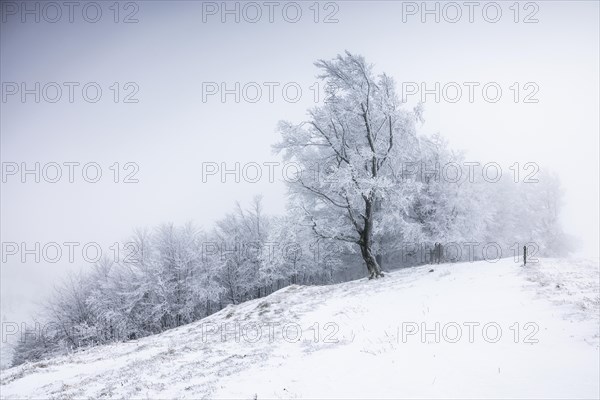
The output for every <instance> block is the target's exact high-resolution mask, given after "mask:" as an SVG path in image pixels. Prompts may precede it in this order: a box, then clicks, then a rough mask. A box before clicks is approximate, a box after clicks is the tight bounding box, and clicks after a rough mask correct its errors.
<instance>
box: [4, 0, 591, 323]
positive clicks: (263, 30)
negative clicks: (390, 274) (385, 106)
mask: <svg viewBox="0 0 600 400" xmlns="http://www.w3.org/2000/svg"><path fill="white" fill-rule="evenodd" d="M61 3H62V2H61ZM11 4H13V3H11ZM35 4H36V2H30V3H29V4H28V5H23V4H22V3H16V9H15V8H14V7H15V6H14V4H13V6H9V7H8V8H7V7H6V5H3V7H4V8H3V10H2V18H3V20H2V25H1V39H0V44H1V61H0V66H1V80H2V83H3V88H2V95H3V98H2V103H1V125H0V127H1V159H2V162H3V163H4V164H3V165H4V167H3V168H4V169H6V168H10V167H8V164H6V163H17V164H18V165H19V168H20V167H21V163H22V162H24V163H26V165H27V166H28V167H30V168H33V167H34V163H35V162H39V163H41V164H40V165H41V166H44V165H49V164H48V163H53V162H55V163H58V164H60V165H61V166H62V173H63V176H62V179H61V180H60V181H59V182H58V183H48V182H45V181H44V178H43V177H42V179H41V182H40V183H35V182H34V177H33V175H27V176H26V178H27V179H26V182H25V183H23V182H21V175H20V173H17V174H16V175H9V176H6V177H5V178H6V179H5V181H6V182H3V183H2V193H1V220H2V227H1V234H2V242H17V243H21V242H26V243H28V244H29V245H30V246H33V244H34V243H35V242H40V243H41V244H42V245H44V244H45V243H48V242H57V243H63V242H79V243H81V244H82V245H83V244H84V243H88V242H97V243H100V244H101V245H102V247H103V250H104V251H107V252H108V251H110V250H109V246H110V245H111V243H113V242H115V241H123V240H126V239H127V237H128V235H129V234H130V233H131V232H132V229H133V228H135V227H145V226H147V227H152V226H155V225H157V224H159V223H162V222H168V221H172V222H175V223H183V222H185V221H188V220H192V221H195V222H197V223H198V224H199V225H200V226H204V227H206V228H210V227H211V224H212V223H213V222H214V221H215V220H216V219H218V218H220V217H221V216H223V215H224V214H225V213H226V212H228V211H230V210H231V209H232V207H233V206H234V202H235V201H236V200H239V201H240V202H242V203H244V202H247V201H249V200H250V199H251V198H252V197H253V196H254V195H255V194H259V193H261V194H263V195H264V201H265V204H266V210H267V211H268V212H270V213H280V212H282V211H283V210H284V204H285V196H284V194H285V188H284V184H283V183H282V181H281V174H282V169H281V168H278V167H275V169H274V171H275V178H276V181H275V182H273V183H271V182H269V180H268V177H267V176H266V174H267V172H268V169H267V168H266V167H264V169H263V174H264V175H263V178H262V179H261V180H260V181H259V182H257V183H248V182H240V183H235V182H233V178H232V177H231V176H228V182H227V183H222V182H221V179H219V176H218V175H217V176H211V177H208V179H207V182H203V179H202V163H207V162H215V163H217V164H219V165H220V164H221V163H222V162H225V163H227V165H229V166H231V167H233V165H234V163H235V162H240V163H241V164H242V165H244V163H247V162H257V163H259V164H262V163H265V162H274V161H281V160H280V159H279V158H278V157H277V156H276V155H273V154H272V152H271V145H272V144H273V143H275V142H276V141H277V140H278V136H277V133H276V131H275V129H276V124H277V122H278V121H279V120H280V119H289V120H292V121H301V120H302V119H303V118H304V116H305V112H306V109H307V108H308V107H311V106H313V105H314V104H315V99H314V94H315V90H316V86H313V85H314V83H315V82H316V78H315V74H316V73H317V71H316V69H315V67H314V66H313V62H314V61H315V60H317V59H319V58H326V59H328V58H333V57H334V56H335V55H336V54H338V53H340V52H343V51H344V50H349V51H351V52H355V53H359V54H362V55H364V56H365V57H366V58H367V60H368V61H370V62H372V63H374V64H375V65H376V70H377V71H380V72H383V71H385V72H387V73H388V74H389V75H391V76H392V77H394V78H395V79H396V81H397V82H398V85H399V88H401V87H402V83H403V82H404V83H405V85H404V87H409V86H410V83H411V82H415V83H417V84H420V83H421V82H424V83H426V85H427V87H428V88H430V89H433V88H434V87H435V83H436V82H440V87H443V86H444V85H445V84H447V83H449V82H458V83H461V84H462V83H463V82H476V83H478V84H479V86H477V87H475V89H474V101H473V102H469V99H468V97H469V96H468V88H467V87H466V86H463V93H462V97H461V98H460V100H459V101H457V102H456V103H451V102H450V101H447V100H448V98H449V97H452V98H453V97H454V92H451V91H449V92H447V93H446V94H447V96H446V98H442V99H441V100H440V102H439V103H436V102H435V100H434V96H433V95H430V96H428V97H427V98H425V104H424V107H425V120H426V121H425V124H424V125H422V126H421V127H420V130H421V132H422V133H435V132H440V133H441V134H442V135H443V136H445V137H446V138H447V139H448V140H449V142H450V144H451V146H452V147H453V148H456V149H464V150H466V151H467V159H468V160H469V161H483V162H491V161H494V162H498V163H499V164H500V165H501V166H502V168H503V171H504V173H510V171H509V170H508V167H510V166H511V165H513V164H514V163H515V162H519V163H520V164H521V166H522V165H523V164H525V163H526V162H535V163H537V164H538V165H539V166H540V168H541V169H547V168H549V169H553V170H555V171H556V172H558V174H559V175H560V177H561V180H562V183H563V186H564V189H565V208H564V210H563V216H562V218H563V222H564V225H565V229H566V231H567V232H569V233H571V234H574V235H577V236H578V237H579V241H580V244H581V249H582V252H583V253H585V254H586V255H590V256H595V257H597V256H598V241H599V237H598V229H599V227H598V218H599V214H598V182H599V176H598V175H599V173H598V160H599V156H598V151H599V150H598V148H599V142H598V137H599V135H598V133H599V126H598V122H599V121H598V109H599V104H598V103H599V101H598V100H599V94H598V87H599V82H598V79H599V78H598V77H599V54H598V51H599V50H598V49H599V27H598V14H599V9H598V4H599V3H598V2H597V1H569V2H560V1H546V2H544V1H542V2H535V3H530V5H529V6H527V7H525V3H521V4H520V6H519V7H518V8H519V13H518V15H516V14H515V9H514V8H513V9H511V8H510V7H511V5H512V4H513V2H512V1H510V2H499V3H498V4H500V9H501V12H502V14H501V16H499V17H498V18H497V17H496V14H495V12H496V9H495V8H494V7H492V6H486V7H487V8H485V9H486V13H485V14H484V12H483V9H484V6H485V5H486V3H485V2H482V3H480V5H479V6H478V7H476V8H475V9H474V10H473V14H472V18H473V22H469V9H468V8H466V7H464V6H463V7H462V9H461V12H462V15H461V18H460V19H459V20H458V22H456V23H452V22H450V21H449V20H452V19H455V18H457V17H456V9H450V8H443V7H442V6H440V5H438V7H440V13H441V15H440V21H439V23H436V22H435V15H429V14H428V15H425V17H426V21H425V22H422V15H421V13H420V11H421V10H416V9H415V8H414V7H413V6H415V5H416V7H420V5H421V2H417V3H412V4H408V3H406V2H405V3H402V2H392V1H390V2H373V1H369V2H368V3H367V2H361V1H351V2H350V1H342V2H330V3H325V2H324V3H320V4H318V7H315V6H314V3H313V2H302V3H301V4H300V6H299V8H300V9H301V10H302V15H301V16H299V20H298V21H297V22H295V23H293V22H292V21H293V20H294V19H296V11H297V7H296V6H295V5H293V4H292V5H290V4H289V3H286V2H280V3H278V4H277V5H276V6H274V8H273V9H272V10H273V14H272V18H273V20H274V22H269V8H268V7H267V6H264V5H263V3H262V2H259V3H258V4H259V5H260V6H261V7H260V8H261V12H262V16H261V17H260V18H258V17H257V15H256V8H252V7H248V6H247V7H246V8H244V4H243V3H240V4H239V5H238V7H239V14H238V17H239V20H240V21H239V23H236V21H235V17H236V15H235V13H234V14H225V15H224V17H225V18H226V20H225V22H222V17H223V16H222V15H221V13H220V11H221V10H220V8H221V7H222V4H221V2H217V3H211V4H205V5H203V4H202V3H201V2H195V1H181V2H166V1H165V2H163V1H142V2H137V3H131V4H125V3H122V4H121V7H120V9H119V13H118V15H115V9H114V8H112V9H111V8H110V6H111V4H112V2H108V3H101V4H100V8H101V10H102V15H101V16H100V17H99V18H98V19H99V21H98V22H96V23H91V22H88V21H86V19H88V20H90V21H91V20H94V19H95V18H96V14H95V12H96V9H95V8H94V7H90V6H87V7H84V6H85V3H77V4H78V6H77V7H75V8H74V10H72V11H73V14H72V18H73V22H70V21H69V10H68V9H67V8H66V7H62V10H61V12H62V15H61V16H58V15H57V14H56V11H57V10H56V9H52V8H51V7H47V8H44V7H43V4H42V5H40V4H39V3H38V7H40V21H39V22H35V17H36V16H35V15H34V14H27V13H26V14H24V15H22V11H23V7H29V8H28V9H35V7H36V6H35ZM459 4H462V2H459ZM531 4H533V5H531ZM228 7H230V8H231V9H234V7H235V3H233V2H231V3H229V6H228ZM429 7H431V9H433V8H434V7H435V4H434V3H429ZM84 8H85V10H86V11H85V13H84V12H83V9H84ZM284 9H285V11H284ZM317 9H318V11H319V12H318V15H316V10H317ZM203 11H204V12H203ZM403 11H404V13H403ZM444 12H445V13H444ZM84 17H85V18H84ZM22 18H25V22H22ZM115 18H117V20H118V21H119V22H117V23H115V22H114V19H115ZM315 18H316V19H317V20H318V22H315ZM515 18H517V20H518V22H515V21H514V19H515ZM53 19H57V22H55V23H52V22H49V21H46V20H53ZM125 19H127V20H135V19H137V20H138V22H134V23H124V20H125ZM252 19H258V20H257V22H254V23H252V22H251V20H252ZM494 19H499V20H498V21H497V22H495V23H492V22H491V21H492V20H494ZM526 19H527V20H529V21H530V22H532V21H534V20H535V19H537V20H538V22H537V23H525V22H524V20H526ZM325 20H327V21H329V23H325V22H324V21H325ZM336 20H337V22H335V21H336ZM13 82H14V83H17V86H16V88H17V89H16V90H18V91H17V92H16V93H15V94H12V93H13V92H14V91H15V86H14V85H13V84H12V83H13ZM23 82H25V83H26V85H27V88H29V89H34V88H35V82H40V88H41V89H40V91H39V94H40V97H41V98H40V102H39V103H36V102H35V94H31V93H30V94H27V95H26V96H25V102H24V103H23V102H22V101H21V90H22V87H20V85H21V83H23ZM49 82H56V83H57V84H58V86H60V87H62V97H61V98H60V99H58V101H57V102H55V103H51V102H49V101H48V100H52V99H54V98H55V97H56V90H55V89H56V87H55V85H49V86H48V85H46V84H48V83H49ZM65 82H76V83H78V86H74V85H73V86H72V87H73V88H74V89H73V102H72V103H71V102H70V101H69V90H68V86H67V85H66V84H65ZM90 82H95V83H96V84H97V85H98V86H99V87H100V88H101V89H102V96H101V97H100V99H99V100H98V101H97V102H95V103H92V102H91V100H92V98H93V97H94V96H95V89H94V85H88V86H91V88H90V87H88V89H89V90H88V92H86V93H87V95H88V100H86V99H85V98H84V97H83V94H82V88H83V86H84V85H86V84H87V83H90ZM115 82H116V83H117V85H116V86H114V83H115ZM210 82H215V83H216V84H217V86H218V85H220V84H221V82H225V83H226V85H227V87H228V88H230V89H232V88H235V83H236V82H239V83H240V88H243V87H244V85H246V84H247V83H249V82H256V83H258V84H259V86H261V88H262V97H261V98H260V99H259V100H258V101H256V102H255V103H251V102H250V101H248V100H252V99H253V98H254V97H255V92H254V91H253V90H254V88H253V86H252V85H250V86H246V87H247V89H248V90H247V91H246V93H245V94H246V96H245V98H244V96H243V95H244V93H240V94H241V95H242V98H241V99H240V102H239V103H236V102H235V101H234V97H235V94H230V95H227V96H226V98H225V102H222V99H221V96H220V93H217V94H215V95H207V93H204V95H207V96H206V99H203V87H204V88H205V89H206V88H207V87H210V88H213V86H211V84H210ZM264 82H273V84H271V85H272V87H273V88H274V91H273V101H272V102H271V101H270V99H269V88H268V86H265V85H264ZM515 82H516V83H517V86H513V85H514V83H515ZM127 83H130V84H129V85H126V84H127ZM207 83H208V86H207ZM275 83H277V84H278V86H277V85H275ZM487 83H494V85H492V86H493V87H500V88H501V90H502V97H501V98H500V100H499V101H498V102H495V103H492V102H491V101H488V100H486V99H485V98H484V97H483V94H482V86H484V85H485V84H487ZM528 83H529V85H528V86H526V84H528ZM286 84H288V85H287V86H286V87H287V89H288V91H287V93H282V88H283V86H284V85H286ZM406 84H408V86H406ZM44 85H46V89H45V91H44V90H43V89H42V88H43V87H44ZM117 87H118V88H119V90H118V99H117V100H118V102H117V103H115V101H114V96H115V95H116V88H117ZM297 87H300V88H301V90H302V94H301V95H300V96H296V94H295V89H296V88H297ZM511 87H512V89H511ZM516 87H518V88H519V101H518V102H515V101H514V95H515V91H516ZM111 88H112V89H111ZM492 89H493V88H492ZM219 90H220V88H219ZM34 91H35V90H34ZM134 92H135V94H134ZM128 95H129V96H130V97H127V99H128V100H138V102H137V103H125V102H124V100H125V99H126V96H128ZM286 95H287V96H288V98H287V100H286V98H285V96H286ZM488 95H490V96H491V97H493V96H494V94H493V90H492V91H490V92H488ZM528 95H529V97H527V96H528ZM296 97H298V98H296ZM525 98H527V99H528V100H537V103H526V102H525V101H524V100H525ZM418 99H419V95H411V96H410V97H407V101H408V103H409V104H410V105H412V104H414V103H415V102H416V101H417V100H418ZM203 100H205V101H203ZM292 100H294V101H295V100H297V101H295V102H294V101H292ZM65 162H67V163H68V162H79V163H80V164H81V165H79V166H75V167H74V171H75V175H74V180H75V182H74V183H69V181H68V176H67V174H68V168H67V166H65V165H64V163H65ZM91 162H93V163H98V165H99V166H100V168H101V171H102V178H101V179H100V181H99V182H97V183H88V182H86V181H85V180H84V179H83V178H82V174H81V171H82V170H81V166H82V165H83V164H86V163H91ZM115 162H118V163H119V168H118V169H119V170H120V174H119V176H118V180H119V183H114V182H113V179H114V178H115V176H114V170H115V166H114V163H115ZM128 162H130V163H134V164H128V166H127V168H125V164H126V163H128ZM11 165H13V164H11ZM111 166H113V168H112V169H111V168H110V167H111ZM138 167H139V170H137V168H138ZM53 171H54V170H52V169H51V168H50V167H48V169H47V170H46V172H48V174H50V175H51V177H53V176H54V172H53ZM5 172H6V171H5ZM88 173H89V175H88V178H89V177H90V176H91V177H92V178H93V175H94V173H93V170H88ZM129 173H132V174H133V175H132V176H129V178H130V179H137V180H139V182H138V183H124V182H123V180H125V178H126V177H127V175H128V174H129ZM524 206H526V204H524ZM75 252H76V254H75V255H76V258H78V261H82V260H81V256H80V255H81V246H80V247H78V249H76V250H75ZM29 259H31V257H30V258H29ZM81 265H82V263H81V262H74V263H70V262H68V260H67V257H66V255H63V257H62V259H61V260H60V261H59V262H57V263H55V264H50V263H47V262H43V260H42V262H40V263H39V264H36V263H34V262H26V263H22V262H20V260H19V258H18V256H11V257H8V258H7V261H6V262H4V260H3V263H2V269H1V277H2V284H1V288H2V302H3V304H2V308H3V313H7V312H10V310H21V309H31V305H32V304H34V303H35V301H36V300H37V299H38V297H36V296H41V295H42V294H44V293H46V292H47V290H48V288H49V287H51V285H52V283H54V282H55V281H56V280H57V279H58V278H59V277H60V276H63V272H64V271H66V270H68V269H73V268H76V267H79V266H81ZM83 265H85V264H83ZM7 310H9V311H7Z"/></svg>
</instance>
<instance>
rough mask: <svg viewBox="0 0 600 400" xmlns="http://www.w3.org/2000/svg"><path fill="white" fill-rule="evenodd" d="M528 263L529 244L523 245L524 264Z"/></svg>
mask: <svg viewBox="0 0 600 400" xmlns="http://www.w3.org/2000/svg"><path fill="white" fill-rule="evenodd" d="M525 265H527V246H523V266H525Z"/></svg>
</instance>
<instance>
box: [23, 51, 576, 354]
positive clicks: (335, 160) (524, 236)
mask: <svg viewBox="0 0 600 400" xmlns="http://www.w3.org/2000/svg"><path fill="white" fill-rule="evenodd" d="M315 65H316V66H317V67H318V68H319V70H320V74H319V75H318V77H319V78H320V79H322V80H323V83H324V87H326V88H328V89H327V90H328V91H329V93H328V96H327V101H326V102H325V103H324V104H321V105H319V106H317V107H315V108H313V109H311V110H309V111H308V113H307V120H306V121H302V122H299V123H291V122H285V121H282V122H280V123H279V131H280V133H281V141H280V142H279V143H277V144H276V145H275V146H274V149H275V151H276V152H278V153H279V154H281V155H282V156H283V157H284V159H285V160H287V161H290V162H294V163H296V165H299V166H301V169H300V171H299V172H298V174H297V176H296V177H294V178H295V179H288V182H287V184H288V186H289V187H288V189H289V201H288V212H287V213H286V215H282V216H273V215H267V214H265V212H264V210H263V208H262V204H261V199H260V197H257V198H256V199H255V200H254V201H253V203H252V204H251V205H249V206H248V207H242V206H240V205H238V206H237V207H236V209H235V210H234V211H233V212H232V213H230V214H228V215H226V216H225V217H224V218H222V219H221V220H220V221H219V222H217V223H216V224H215V226H214V227H213V228H212V229H210V230H208V231H205V230H201V229H198V228H196V227H195V226H194V225H193V224H187V225H185V226H181V227H178V226H173V225H162V226H160V227H158V228H155V229H149V230H140V231H136V232H135V234H134V235H133V238H132V239H131V242H132V243H133V244H134V246H133V248H134V250H135V251H134V254H133V255H132V256H130V257H127V259H126V260H120V261H119V262H113V261H109V260H103V261H102V262H100V263H98V264H96V265H94V267H93V268H92V269H91V271H89V270H88V271H83V272H81V273H79V274H75V275H72V276H70V277H69V278H68V279H67V280H66V281H65V282H64V283H63V285H62V286H60V287H58V288H57V290H56V293H55V295H54V296H53V297H52V298H51V299H49V301H48V302H47V307H46V310H45V312H44V313H43V315H44V317H43V318H41V319H40V320H39V321H38V322H39V324H40V325H39V326H38V327H37V329H36V328H34V329H32V330H31V331H30V332H27V333H25V334H24V335H22V340H21V341H20V342H19V343H18V345H17V347H16V352H15V358H14V362H13V364H19V363H22V362H24V361H27V360H36V359H40V358H43V357H46V356H48V355H50V354H56V353H60V352H64V351H68V350H71V349H76V348H80V347H85V346H92V345H97V344H102V343H107V342H112V341H120V340H130V339H135V338H139V337H143V336H147V335H151V334H155V333H159V332H162V331H164V330H166V329H170V328H174V327H178V326H181V325H184V324H188V323H190V322H193V321H197V320H199V319H201V318H203V317H205V316H207V315H210V314H212V313H214V312H217V311H219V310H221V309H223V308H224V307H226V306H227V305H229V304H237V303H240V302H243V301H247V300H251V299H255V298H259V297H263V296H266V295H269V294H270V293H272V292H273V291H276V290H278V289H280V288H282V287H284V286H286V285H290V284H329V283H332V282H339V281H343V280H347V279H351V278H355V277H356V274H355V273H354V272H355V271H356V268H357V267H358V266H359V265H360V264H362V267H361V268H363V270H364V269H365V267H366V273H367V276H368V277H369V278H378V277H382V276H384V266H385V269H387V270H390V269H394V268H399V267H403V266H407V265H414V264H419V263H423V262H427V259H426V257H422V258H414V257H413V258H412V259H411V260H413V261H411V262H405V257H404V256H406V254H405V253H406V252H408V251H411V252H415V251H419V250H418V249H420V251H423V252H425V254H427V253H428V252H429V250H428V249H431V248H433V246H434V243H442V247H443V246H444V244H446V243H450V242H452V243H479V244H485V243H489V242H493V243H496V244H498V245H499V246H500V247H501V248H502V249H504V251H505V253H503V256H511V255H512V252H511V249H512V248H520V247H521V246H522V245H523V244H527V243H529V244H530V245H533V246H535V250H536V252H537V253H538V255H560V254H563V253H564V252H566V251H567V250H568V248H569V241H568V240H567V238H566V237H565V235H564V234H563V232H562V230H561V228H560V223H559V210H560V202H561V190H560V186H559V183H558V179H557V178H556V176H554V175H552V174H549V173H546V172H544V171H537V170H535V168H534V171H533V174H532V175H533V176H528V179H523V178H521V177H520V178H519V179H515V174H514V173H512V171H511V173H507V172H508V171H507V170H504V171H503V172H504V175H502V176H499V177H496V176H494V174H492V177H490V176H485V175H484V174H482V173H481V170H480V169H473V170H469V169H468V168H470V167H469V164H468V163H466V160H465V159H464V156H463V155H462V154H461V153H460V152H456V151H453V150H452V149H450V148H449V146H448V144H447V143H446V142H445V141H444V140H443V138H442V137H441V136H439V135H432V136H427V135H421V134H419V133H418V132H417V128H418V126H419V125H420V124H421V123H422V122H423V118H422V107H421V106H417V107H416V108H414V109H412V110H407V109H406V106H405V105H404V104H403V103H402V102H401V101H400V99H399V98H398V96H397V94H396V85H395V83H394V81H393V79H392V78H391V77H390V76H388V75H386V74H380V75H376V74H375V73H374V72H373V66H372V65H370V64H368V63H366V61H365V60H364V58H362V57H361V56H356V55H353V54H350V53H345V54H343V55H339V56H338V57H336V58H335V59H333V60H329V61H325V60H320V61H318V62H317V63H316V64H315ZM533 167H535V166H533ZM469 171H470V172H473V171H475V172H476V173H467V172H469ZM530 175H531V174H530ZM515 181H516V182H515ZM407 244H410V245H407ZM515 244H517V245H518V246H517V247H514V246H515ZM415 245H416V246H415ZM408 249H411V250H408ZM466 257H470V259H480V258H481V254H478V253H476V254H474V255H473V254H469V253H467V252H465V253H464V254H463V255H461V257H460V259H465V258H466ZM414 260H416V261H414ZM454 261H456V260H454ZM365 290H367V289H365ZM40 326H41V327H42V328H41V329H40ZM40 332H41V334H40Z"/></svg>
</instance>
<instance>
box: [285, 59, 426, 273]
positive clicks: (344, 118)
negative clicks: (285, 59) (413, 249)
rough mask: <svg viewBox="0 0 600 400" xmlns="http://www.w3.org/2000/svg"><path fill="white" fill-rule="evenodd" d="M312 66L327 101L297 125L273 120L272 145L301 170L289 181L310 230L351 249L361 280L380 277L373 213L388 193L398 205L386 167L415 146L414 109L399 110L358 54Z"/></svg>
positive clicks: (387, 85)
mask: <svg viewBox="0 0 600 400" xmlns="http://www.w3.org/2000/svg"><path fill="white" fill-rule="evenodd" d="M315 65H316V66H317V67H318V68H319V69H320V70H321V73H320V75H319V76H318V78H319V79H321V80H322V81H323V83H324V87H327V88H330V89H329V91H330V93H329V96H328V100H327V101H326V103H325V104H323V105H320V106H317V107H315V108H313V109H312V110H310V111H309V113H308V115H309V119H308V120H307V121H305V122H302V123H300V124H293V123H290V122H283V121H282V122H280V123H279V131H280V133H281V135H282V141H281V142H280V143H279V144H277V145H276V146H275V149H276V150H278V151H283V153H284V155H285V157H286V158H287V159H291V160H293V161H294V162H296V163H298V164H299V165H300V166H301V167H302V171H301V173H300V174H298V176H297V177H296V178H295V179H290V180H289V181H290V185H289V186H290V190H291V192H292V193H293V194H294V195H297V196H298V197H299V201H298V203H299V205H300V206H301V207H303V209H304V210H305V212H306V215H307V216H308V217H309V219H310V221H311V224H312V229H313V230H314V232H315V234H316V235H317V236H319V237H321V238H324V239H336V240H339V241H343V242H345V243H348V244H351V245H356V246H358V248H359V249H360V252H361V255H362V259H363V261H364V263H365V264H366V266H367V271H368V275H369V278H374V277H379V276H383V273H382V271H381V268H380V266H379V264H378V262H377V260H376V254H375V252H374V243H373V234H374V230H375V229H376V227H375V226H374V224H375V221H376V212H377V209H378V208H379V204H380V201H382V199H385V198H386V197H387V196H390V195H392V194H393V195H395V196H396V198H395V199H394V200H393V201H394V202H395V203H396V204H397V205H398V203H402V201H401V200H402V197H403V196H404V195H405V194H404V193H402V188H403V186H402V185H399V181H398V179H397V178H398V177H397V176H396V175H395V174H394V171H393V164H394V163H397V162H398V161H399V160H401V159H402V158H403V156H404V155H406V154H408V153H410V152H411V149H412V147H413V146H415V145H416V143H417V139H416V134H415V122H416V121H417V120H419V119H420V112H419V110H418V109H417V110H415V111H407V110H404V109H403V108H402V107H401V102H400V101H399V99H398V96H397V95H396V90H395V84H394V81H393V79H392V78H391V77H389V76H388V75H385V74H382V75H378V76H376V75H375V74H374V72H373V67H372V65H370V64H368V63H367V62H366V61H365V59H364V58H363V57H361V56H358V55H354V54H351V53H349V52H346V53H345V54H343V55H338V57H337V58H335V59H334V60H331V61H326V60H319V61H317V62H316V64H315ZM331 88H333V89H331Z"/></svg>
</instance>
